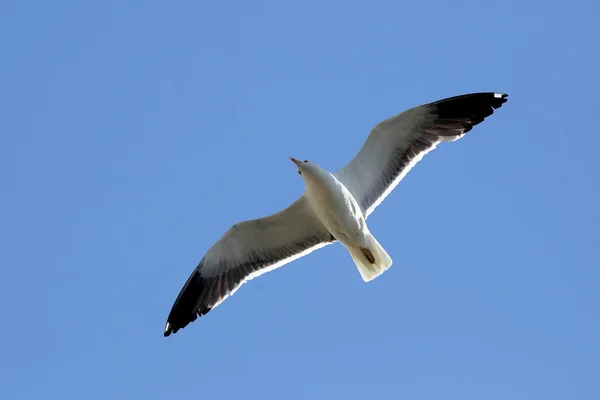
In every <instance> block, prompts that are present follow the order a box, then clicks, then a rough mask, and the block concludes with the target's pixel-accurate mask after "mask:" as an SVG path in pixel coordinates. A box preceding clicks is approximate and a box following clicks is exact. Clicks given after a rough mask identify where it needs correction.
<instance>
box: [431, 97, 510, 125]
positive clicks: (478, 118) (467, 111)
mask: <svg viewBox="0 0 600 400" xmlns="http://www.w3.org/2000/svg"><path fill="white" fill-rule="evenodd" d="M507 97H508V94H506V93H500V92H483V93H470V94H463V95H461V96H454V97H449V98H447V99H443V100H438V101H436V102H433V103H431V104H430V105H431V106H433V107H435V110H436V111H435V112H436V114H437V116H438V117H439V118H440V119H441V120H444V121H455V122H457V123H461V122H464V128H465V130H464V132H463V133H466V132H468V131H469V130H470V129H471V128H472V127H473V126H475V125H477V124H479V123H480V122H482V121H483V120H484V119H485V118H487V117H489V116H490V115H492V114H493V113H494V110H495V109H497V108H500V107H502V105H503V104H504V103H506V101H507Z"/></svg>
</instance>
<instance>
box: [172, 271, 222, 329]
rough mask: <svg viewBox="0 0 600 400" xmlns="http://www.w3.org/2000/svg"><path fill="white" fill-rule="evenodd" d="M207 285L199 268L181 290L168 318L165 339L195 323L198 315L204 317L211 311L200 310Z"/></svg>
mask: <svg viewBox="0 0 600 400" xmlns="http://www.w3.org/2000/svg"><path fill="white" fill-rule="evenodd" d="M206 285H207V279H205V278H203V277H202V275H201V274H200V272H199V270H198V268H197V269H195V270H194V272H193V273H192V275H190V277H189V278H188V280H187V282H186V283H185V285H184V286H183V289H181V292H180V293H179V296H177V300H175V303H174V304H173V308H172V309H171V312H170V313H169V318H167V324H166V325H165V330H164V337H169V336H170V335H171V334H175V333H177V331H178V330H180V329H183V328H185V327H186V326H188V324H190V323H191V322H194V321H195V320H196V319H197V318H198V315H204V314H206V313H207V312H209V311H210V310H211V308H210V307H204V308H202V309H200V306H199V303H200V302H199V299H200V295H201V294H202V292H203V291H204V289H205V288H206Z"/></svg>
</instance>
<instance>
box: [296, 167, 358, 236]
mask: <svg viewBox="0 0 600 400" xmlns="http://www.w3.org/2000/svg"><path fill="white" fill-rule="evenodd" d="M307 197H308V200H309V204H310V205H311V207H312V209H313V211H314V212H315V214H316V215H317V216H318V218H319V219H320V220H321V223H322V224H323V225H324V226H325V227H326V228H327V229H328V230H329V232H330V233H331V234H332V235H333V236H334V237H335V238H336V239H337V240H339V241H340V242H342V244H344V245H347V246H348V245H355V244H361V243H362V242H363V240H364V238H365V236H366V234H365V232H366V231H367V229H366V225H365V220H364V217H363V214H362V211H361V210H360V207H359V206H358V203H357V202H356V200H355V199H354V197H353V196H352V194H351V193H350V191H349V190H348V189H347V188H346V187H345V186H344V185H343V184H342V183H341V182H339V181H338V180H337V179H335V178H334V179H332V180H331V181H330V182H325V183H324V184H321V185H314V186H313V187H311V188H307Z"/></svg>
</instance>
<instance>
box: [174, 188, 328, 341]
mask: <svg viewBox="0 0 600 400" xmlns="http://www.w3.org/2000/svg"><path fill="white" fill-rule="evenodd" d="M334 240H335V239H334V238H333V237H332V236H331V234H330V233H329V231H327V229H325V227H324V226H323V225H322V224H321V222H320V221H319V220H318V219H317V217H316V216H315V215H314V214H313V213H312V211H311V210H310V209H309V207H308V203H307V201H306V198H305V197H304V195H302V196H301V197H300V198H299V199H298V200H296V201H295V202H294V203H293V204H292V205H290V206H289V207H288V208H286V209H285V210H283V211H281V212H279V213H277V214H273V215H271V216H268V217H265V218H259V219H254V220H250V221H244V222H240V223H238V224H235V225H234V226H232V227H231V228H230V229H229V230H228V231H227V232H226V233H225V234H224V235H223V237H221V239H219V241H218V242H217V243H215V244H214V245H213V246H212V247H211V248H210V249H209V250H208V252H207V253H206V255H205V256H204V258H203V259H202V260H201V261H200V263H199V264H198V266H197V267H196V269H195V270H194V272H193V273H192V275H191V276H190V277H189V279H188V280H187V282H186V284H185V285H184V286H183V289H182V290H181V292H180V293H179V296H178V297H177V299H176V300H175V304H174V305H173V308H172V309H171V313H170V314H169V318H168V320H167V325H166V327H165V332H164V335H165V336H169V335H170V334H171V333H176V332H177V331H178V330H179V329H181V328H184V327H186V326H187V325H188V324H189V323H190V322H193V321H195V320H196V318H197V316H202V315H204V314H206V313H208V312H209V311H210V310H211V309H213V308H214V307H216V306H217V305H219V304H220V303H221V302H222V301H223V300H225V299H226V298H227V297H228V296H229V295H232V294H233V293H234V292H235V291H236V290H237V289H238V288H239V287H240V286H241V285H242V284H243V283H244V282H246V281H248V280H250V279H252V278H254V277H256V276H258V275H261V274H263V273H265V272H268V271H272V270H273V269H275V268H278V267H280V266H282V265H284V264H287V263H289V262H290V261H293V260H295V259H297V258H300V257H302V256H304V255H306V254H308V253H310V252H312V251H314V250H316V249H318V248H320V247H323V246H325V245H327V244H330V243H333V241H334Z"/></svg>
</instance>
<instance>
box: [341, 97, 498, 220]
mask: <svg viewBox="0 0 600 400" xmlns="http://www.w3.org/2000/svg"><path fill="white" fill-rule="evenodd" d="M507 96H508V95H506V94H503V93H473V94H467V95H463V96H456V97H451V98H448V99H444V100H440V101H436V102H434V103H429V104H424V105H421V106H417V107H414V108H411V109H409V110H406V111H404V112H402V113H400V114H398V115H396V116H395V117H392V118H390V119H387V120H385V121H382V122H380V123H379V124H377V125H376V126H375V127H374V128H373V129H372V130H371V132H370V133H369V136H368V138H367V140H366V142H365V143H364V145H363V147H362V148H361V149H360V151H359V152H358V154H357V155H356V156H355V157H354V158H353V159H352V161H350V163H348V164H347V165H346V166H345V167H344V168H342V169H341V170H339V171H337V172H336V173H335V174H334V175H335V176H336V177H337V178H338V179H339V180H340V181H341V182H342V183H343V184H344V185H345V186H346V187H347V188H348V190H350V192H351V193H352V195H353V196H354V198H355V199H356V201H357V202H358V204H359V205H360V206H361V208H362V210H363V213H364V215H365V218H366V217H367V216H368V215H369V214H370V213H372V212H373V210H374V209H375V208H376V207H377V206H378V205H379V204H380V203H381V202H382V201H383V199H384V198H385V197H386V196H387V195H388V194H390V193H391V191H392V190H394V188H395V187H396V185H397V184H398V183H399V182H400V180H402V178H403V177H404V176H405V175H406V174H407V173H408V171H410V169H411V168H412V167H413V166H414V165H415V164H416V163H417V162H419V161H420V160H421V158H423V156H424V155H425V154H427V153H428V152H430V151H431V150H433V149H435V147H436V145H437V144H438V143H440V142H451V141H454V140H457V139H459V138H460V137H462V136H463V135H464V134H465V133H466V132H468V131H470V130H471V129H472V128H473V127H474V126H475V125H477V124H479V123H480V122H482V121H483V120H484V119H485V118H486V117H488V116H490V115H491V114H492V113H493V112H494V109H496V108H499V107H500V106H502V104H503V103H505V102H506V98H507Z"/></svg>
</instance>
